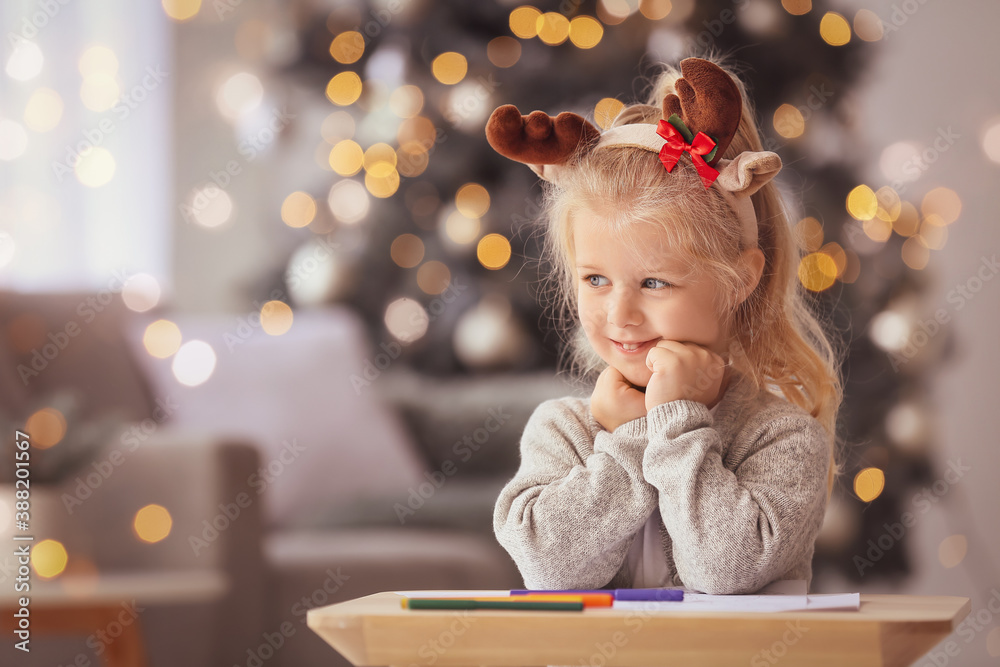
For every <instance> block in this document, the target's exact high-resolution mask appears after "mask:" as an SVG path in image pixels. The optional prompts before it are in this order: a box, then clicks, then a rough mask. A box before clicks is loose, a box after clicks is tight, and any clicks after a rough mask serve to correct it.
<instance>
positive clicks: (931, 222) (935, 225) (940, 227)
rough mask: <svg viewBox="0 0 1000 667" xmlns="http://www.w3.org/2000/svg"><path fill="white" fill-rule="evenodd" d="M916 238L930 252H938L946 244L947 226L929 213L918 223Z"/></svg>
mask: <svg viewBox="0 0 1000 667" xmlns="http://www.w3.org/2000/svg"><path fill="white" fill-rule="evenodd" d="M917 238H918V239H920V242H921V243H923V244H924V245H925V246H927V247H928V248H929V249H931V250H940V249H941V248H943V247H944V245H945V243H947V242H948V225H946V224H945V223H944V221H943V220H942V219H941V217H940V216H938V215H936V214H934V213H931V214H930V215H928V216H927V217H926V218H924V219H923V220H921V222H920V231H919V232H917Z"/></svg>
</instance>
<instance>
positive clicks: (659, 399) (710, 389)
mask: <svg viewBox="0 0 1000 667" xmlns="http://www.w3.org/2000/svg"><path fill="white" fill-rule="evenodd" d="M726 366H727V363H726V360H725V359H723V358H722V357H720V356H719V355H718V354H716V353H715V352H712V351H711V350H709V349H708V348H706V347H704V346H702V345H698V344H697V343H680V342H678V341H675V340H661V341H659V342H657V343H656V346H655V347H653V348H652V349H651V350H650V351H649V353H648V354H647V355H646V367H647V368H649V370H651V371H652V372H653V377H652V378H650V380H649V384H648V385H647V386H646V396H645V399H646V400H645V405H646V410H647V411H649V410H652V409H653V408H655V407H656V406H657V405H661V404H663V403H668V402H670V401H676V400H680V399H686V400H689V401H698V402H699V403H704V404H705V405H706V406H708V407H709V408H712V407H713V406H714V405H715V404H716V403H718V402H719V400H720V399H721V398H722V397H721V396H720V395H719V393H720V388H721V387H722V381H723V378H724V376H725V371H726Z"/></svg>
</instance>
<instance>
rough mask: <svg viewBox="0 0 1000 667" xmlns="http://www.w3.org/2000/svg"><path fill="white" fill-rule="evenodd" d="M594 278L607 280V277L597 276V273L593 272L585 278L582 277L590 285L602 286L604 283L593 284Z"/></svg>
mask: <svg viewBox="0 0 1000 667" xmlns="http://www.w3.org/2000/svg"><path fill="white" fill-rule="evenodd" d="M595 278H596V279H597V280H607V278H605V277H604V276H599V275H597V274H594V275H592V276H587V277H586V278H584V280H586V281H587V282H588V283H590V286H591V287H604V285H596V284H594V279H595Z"/></svg>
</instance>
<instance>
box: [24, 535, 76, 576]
mask: <svg viewBox="0 0 1000 667" xmlns="http://www.w3.org/2000/svg"><path fill="white" fill-rule="evenodd" d="M68 561H69V554H67V553H66V547H64V546H63V545H62V542H59V541H57V540H42V541H41V542H39V543H38V544H36V545H35V547H34V548H33V549H32V550H31V566H32V567H33V568H35V572H36V573H37V574H38V576H39V577H42V578H43V579H53V578H55V577H58V576H59V575H60V574H62V573H63V570H65V569H66V563H67V562H68Z"/></svg>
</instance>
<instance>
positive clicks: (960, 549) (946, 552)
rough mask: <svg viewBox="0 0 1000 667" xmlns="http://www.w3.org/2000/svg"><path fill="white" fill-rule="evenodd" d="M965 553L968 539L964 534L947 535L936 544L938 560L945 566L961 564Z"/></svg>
mask: <svg viewBox="0 0 1000 667" xmlns="http://www.w3.org/2000/svg"><path fill="white" fill-rule="evenodd" d="M967 553H969V540H968V538H966V537H965V535H949V536H948V537H946V538H944V539H943V540H941V544H939V545H938V560H939V561H940V562H941V565H942V566H943V567H945V568H953V567H955V566H956V565H959V564H961V562H962V561H963V560H965V555H966V554H967Z"/></svg>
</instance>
